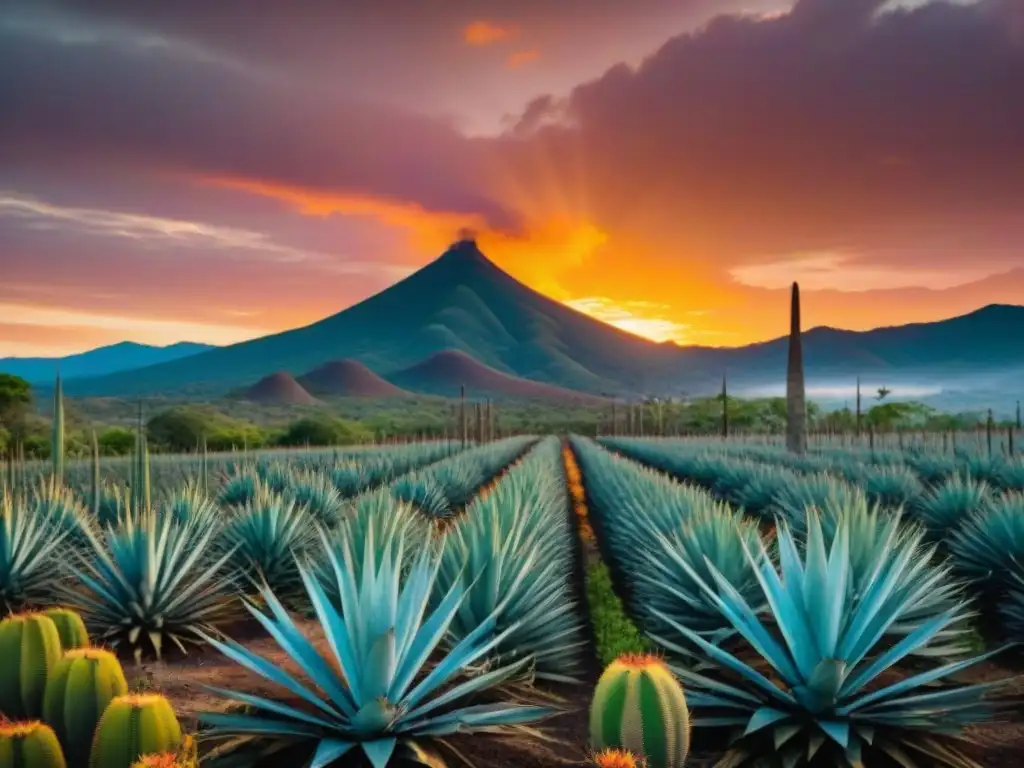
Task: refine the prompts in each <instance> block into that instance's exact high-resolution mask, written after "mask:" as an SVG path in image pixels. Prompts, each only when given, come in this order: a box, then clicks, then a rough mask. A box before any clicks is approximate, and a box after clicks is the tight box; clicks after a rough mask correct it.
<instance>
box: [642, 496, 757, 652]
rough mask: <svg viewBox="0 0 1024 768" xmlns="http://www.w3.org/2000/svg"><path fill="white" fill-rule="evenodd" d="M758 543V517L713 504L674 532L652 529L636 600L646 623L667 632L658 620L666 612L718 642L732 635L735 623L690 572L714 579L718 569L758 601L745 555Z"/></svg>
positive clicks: (736, 587)
mask: <svg viewBox="0 0 1024 768" xmlns="http://www.w3.org/2000/svg"><path fill="white" fill-rule="evenodd" d="M759 542H760V534H759V533H758V529H757V523H756V522H755V521H753V520H745V519H744V518H743V516H742V515H741V514H740V513H738V512H736V511H735V510H733V509H732V508H730V507H729V506H728V505H725V504H716V503H713V502H712V503H708V504H707V505H706V506H704V507H702V508H699V509H696V510H694V511H693V512H692V513H691V514H690V516H689V517H688V518H686V519H685V520H684V521H682V522H681V523H680V524H679V525H678V526H677V527H676V528H675V529H673V530H672V531H671V532H670V533H667V534H666V533H661V532H652V535H651V539H650V543H649V544H648V546H647V547H645V549H644V551H643V553H642V554H643V558H642V559H643V561H644V563H643V564H640V563H638V564H637V567H636V570H635V574H636V578H637V582H636V595H637V602H638V604H639V605H640V606H642V610H643V612H644V614H646V615H647V620H646V621H645V624H646V625H647V626H648V627H651V628H656V629H658V630H659V631H662V632H665V631H666V630H667V629H668V628H667V627H666V626H665V624H664V623H663V622H661V621H659V620H658V619H660V616H662V615H667V616H672V617H673V619H674V620H675V621H676V622H678V623H680V624H684V625H686V626H688V627H690V628H691V629H693V630H694V631H696V632H698V633H700V634H701V635H703V636H705V637H707V638H708V639H710V640H712V641H713V642H722V641H724V640H725V639H727V638H728V637H730V636H732V635H733V634H734V630H733V627H732V625H731V624H730V623H729V622H728V621H727V620H726V619H725V618H724V617H723V616H722V614H721V612H720V611H718V609H717V608H716V606H715V605H714V604H712V603H710V602H709V601H708V599H707V597H706V596H705V594H704V592H703V591H702V590H701V588H700V585H699V583H698V582H696V581H694V580H693V579H692V578H691V577H690V573H694V572H695V573H698V574H700V575H701V577H702V579H703V580H704V581H705V582H710V580H711V569H714V570H715V572H716V573H719V574H721V575H722V576H723V577H724V578H725V580H726V582H727V583H728V584H729V585H730V587H731V588H732V589H734V590H736V591H737V592H738V593H739V594H741V595H743V597H744V599H746V600H747V602H753V603H755V604H757V601H758V600H759V599H760V598H761V595H760V586H759V584H758V581H757V575H756V572H755V569H754V567H753V565H752V563H751V561H750V559H749V558H748V557H747V554H746V553H747V552H748V551H750V550H751V549H753V548H755V547H756V545H757V544H758V543H759ZM684 564H686V567H684Z"/></svg>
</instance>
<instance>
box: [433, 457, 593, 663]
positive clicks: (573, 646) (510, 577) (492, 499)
mask: <svg viewBox="0 0 1024 768" xmlns="http://www.w3.org/2000/svg"><path fill="white" fill-rule="evenodd" d="M554 448H555V456H554V457H552V463H550V464H549V466H550V467H554V466H556V465H555V464H554V463H553V458H557V455H558V454H557V449H558V444H557V441H556V442H555V443H554ZM543 458H549V457H547V456H544V457H543ZM523 469H525V470H526V471H524V472H516V473H515V474H510V475H508V476H506V477H505V478H504V479H503V480H502V482H501V483H499V484H498V486H497V487H496V488H495V490H494V491H493V492H492V493H491V494H489V495H488V496H487V497H486V498H484V499H478V500H477V501H475V502H473V503H472V504H471V505H470V506H469V508H467V510H466V514H465V515H464V516H463V517H462V518H461V519H460V520H459V521H458V523H457V524H456V525H455V527H454V528H452V529H451V530H449V531H448V532H447V533H446V535H445V537H444V540H443V545H442V546H443V553H442V556H441V566H440V570H439V572H438V578H437V581H436V583H435V587H434V589H435V594H434V599H435V602H440V601H441V600H442V599H443V598H444V596H445V595H446V594H447V593H448V592H449V590H450V589H451V588H452V586H453V585H455V584H460V583H461V584H462V586H463V588H464V589H465V591H466V599H465V600H464V601H463V602H462V604H461V606H460V607H459V610H458V612H457V613H456V615H455V618H454V620H453V621H452V625H451V627H450V629H449V633H450V637H451V638H452V639H453V640H455V641H458V640H461V639H462V638H464V637H467V636H469V635H470V634H472V633H473V632H475V631H476V629H477V627H479V626H480V625H481V624H482V623H483V622H484V621H486V620H487V618H488V617H490V616H495V617H496V626H495V630H494V631H495V633H496V634H502V633H504V632H505V629H506V628H509V627H511V628H512V630H511V631H510V632H508V633H505V637H504V640H503V641H502V642H501V643H500V644H498V645H497V646H496V647H495V648H494V649H493V651H492V654H491V659H490V660H491V661H496V662H498V663H504V662H511V661H516V660H519V659H523V658H532V659H533V669H532V670H531V671H532V673H533V674H534V675H535V676H536V677H538V678H542V679H548V680H557V681H561V682H575V681H576V678H577V676H578V675H579V674H580V672H581V648H582V647H583V645H584V644H585V640H584V639H583V636H582V627H581V624H580V620H579V615H578V608H577V606H576V605H575V604H574V601H573V598H572V595H571V593H570V590H569V579H568V574H569V573H570V572H571V565H570V563H569V561H568V555H569V552H571V550H570V549H569V548H568V547H567V546H565V539H564V538H561V539H560V538H559V537H558V534H557V533H556V530H557V528H556V527H557V526H558V525H559V523H561V522H564V521H565V520H567V519H568V510H567V509H566V507H565V503H566V498H567V497H566V496H565V492H564V489H562V488H560V487H559V486H558V485H557V484H556V483H555V482H554V480H553V477H552V476H551V475H550V474H542V473H539V472H534V471H533V470H532V468H530V467H524V468H523ZM551 542H554V543H556V544H561V546H560V547H557V548H556V547H552V546H550V543H551Z"/></svg>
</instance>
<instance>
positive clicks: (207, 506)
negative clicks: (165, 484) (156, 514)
mask: <svg viewBox="0 0 1024 768" xmlns="http://www.w3.org/2000/svg"><path fill="white" fill-rule="evenodd" d="M160 510H161V513H162V514H165V515H170V516H171V517H173V518H174V519H175V520H177V521H178V522H180V523H185V522H195V523H198V524H200V525H210V526H217V525H220V523H221V510H220V507H218V506H217V504H216V502H214V501H213V499H211V498H210V497H209V496H208V495H207V493H206V490H205V489H204V488H203V486H202V483H201V481H198V480H190V481H189V482H187V483H186V484H185V485H184V486H183V487H182V488H181V489H180V490H178V491H176V492H175V493H173V494H172V495H171V496H170V497H169V498H168V500H167V501H166V502H165V503H164V505H163V506H162V507H161V508H160Z"/></svg>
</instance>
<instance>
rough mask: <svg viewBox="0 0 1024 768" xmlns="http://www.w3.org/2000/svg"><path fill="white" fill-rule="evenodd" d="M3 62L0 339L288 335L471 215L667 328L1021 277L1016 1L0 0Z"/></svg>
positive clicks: (694, 332)
mask: <svg viewBox="0 0 1024 768" xmlns="http://www.w3.org/2000/svg"><path fill="white" fill-rule="evenodd" d="M396 18H401V19H402V22H401V24H396V23H395V21H394V20H395V19H396ZM951 51H955V52H956V55H955V56H953V55H950V52H951ZM0 72H2V73H3V76H2V77H0V114H3V115H4V119H3V120H2V121H0V263H2V274H3V279H2V280H0V357H4V356H11V355H19V356H51V355H63V354H68V353H71V352H80V351H83V350H85V349H90V348H93V347H97V346H101V345H104V344H110V343H114V342H120V341H124V340H126V339H128V340H132V341H138V342H143V343H148V344H155V345H167V344H171V343H174V342H178V341H182V340H189V341H194V342H205V343H210V344H217V345H224V344H229V343H232V342H236V341H239V340H242V339H248V338H254V337H259V336H263V335H265V334H267V333H273V332H277V331H281V330H284V329H288V328H293V327H296V326H300V325H304V324H307V323H311V322H313V321H316V320H319V319H320V318H323V317H326V316H328V315H331V314H333V313H335V312H337V311H338V310H340V309H342V308H344V307H347V306H350V305H351V304H353V303H355V302H357V301H359V300H361V299H363V298H365V297H367V296H369V295H370V294H372V293H375V292H376V291H379V290H381V289H383V288H384V287H386V286H388V285H390V284H392V283H394V282H395V281H396V280H397V279H400V278H401V277H404V276H407V275H409V274H411V273H412V272H413V271H415V270H416V269H417V268H419V267H421V266H423V265H424V264H426V263H428V262H430V261H431V260H432V259H434V258H436V257H437V255H438V254H439V253H440V252H441V251H443V250H444V248H445V247H446V246H447V244H448V243H450V242H451V241H452V240H453V239H454V238H455V236H456V234H457V233H458V232H459V231H460V230H462V229H463V228H467V227H468V228H471V229H473V230H474V231H475V233H476V237H477V241H478V243H479V244H480V246H481V248H482V250H483V251H484V252H485V253H486V254H487V256H488V257H489V258H491V259H492V260H493V261H494V262H495V263H496V264H497V265H498V266H499V267H501V268H503V269H505V270H506V271H508V272H509V273H510V274H511V275H512V276H513V277H515V278H517V279H520V280H522V281H524V282H525V283H527V284H528V285H530V286H531V287H533V288H536V289H537V290H539V291H541V292H542V293H544V294H545V295H547V296H550V297H552V298H554V299H556V300H558V301H560V302H564V303H566V304H568V305H569V306H571V307H574V308H576V309H578V310H580V311H583V312H585V313H588V314H590V315H592V316H594V317H596V318H599V319H602V320H605V321H607V322H610V323H612V324H614V325H616V326H618V327H620V328H624V329H626V330H629V331H631V332H633V333H637V334H640V335H643V336H646V337H648V338H651V339H655V340H665V339H671V340H676V341H678V342H680V343H683V344H701V345H716V346H717V345H723V346H739V345H742V344H748V343H751V342H756V341H763V340H766V339H770V338H774V337H777V336H780V335H782V334H783V333H784V332H785V330H786V322H787V318H786V313H785V311H784V308H785V306H786V294H785V292H786V289H787V287H788V285H789V283H790V282H791V281H792V280H794V279H796V280H799V281H800V282H801V287H802V291H803V298H804V325H805V327H808V328H809V327H813V326H820V325H825V326H832V327H839V328H850V329H867V328H873V327H878V326H884V325H899V324H904V323H908V322H926V321H934V320H938V319H941V318H947V317H951V316H955V315H960V314H966V313H968V312H971V311H973V310H976V309H978V308H980V307H982V306H985V305H988V304H993V303H1001V304H1018V303H1020V301H1021V296H1024V257H1022V248H1021V244H1022V242H1024V218H1022V217H1021V215H1020V211H1021V210H1024V133H1022V132H1021V131H1020V129H1019V126H1020V125H1022V124H1024V100H1022V99H1021V98H1020V84H1021V83H1022V82H1024V4H1021V3H1020V2H1018V0H980V1H978V2H957V3H945V2H921V1H920V0H915V2H912V3H900V2H885V0H800V1H799V2H797V3H795V4H794V3H792V2H787V1H785V0H725V1H723V0H635V2H632V3H621V2H619V1H618V0H586V2H584V0H563V1H561V2H557V3H553V2H550V1H549V0H520V1H519V2H511V1H510V0H485V1H484V2H473V3H470V2H467V1H465V0H450V1H446V2H439V3H422V4H409V3H398V0H381V1H380V2H376V3H368V2H367V3H325V2H319V1H318V0H306V1H305V2H294V3H290V4H280V3H276V2H275V3H272V2H269V0H266V1H263V0H260V1H259V2H253V1H252V0H246V2H242V0H221V1H220V2H218V3H216V4H210V3H208V2H205V1H203V0H182V1H181V2H176V3H160V4H140V3H136V2H128V1H127V0H96V2H90V3H87V4H86V3H78V2H71V0H9V1H8V2H5V3H4V4H3V6H2V8H0ZM39 94H47V98H45V99H42V98H38V95H39ZM483 362H488V361H486V360H485V361H483ZM488 364H490V363H488ZM809 364H810V362H809ZM300 372H301V371H300ZM376 372H378V373H380V371H376ZM920 386H922V387H928V386H932V385H931V384H929V383H928V382H920Z"/></svg>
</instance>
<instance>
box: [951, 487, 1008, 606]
mask: <svg viewBox="0 0 1024 768" xmlns="http://www.w3.org/2000/svg"><path fill="white" fill-rule="evenodd" d="M949 548H950V551H951V552H952V554H953V558H954V561H955V562H956V565H957V567H958V568H959V570H960V571H961V572H962V573H963V574H964V575H965V576H966V577H967V578H969V579H971V580H973V581H974V582H975V583H977V584H979V585H980V586H981V587H982V588H983V589H985V590H987V591H989V592H990V593H993V594H995V593H998V592H999V591H1001V590H1002V589H1003V588H1004V587H1005V586H1007V578H1008V574H1009V573H1010V572H1012V571H1013V569H1014V568H1015V567H1019V564H1021V563H1024V494H1017V493H1010V494H1006V495H1004V496H1003V497H1002V498H1000V499H998V500H996V501H994V502H993V503H992V504H991V505H989V506H986V507H985V508H984V509H981V510H979V511H977V512H976V513H974V514H972V515H970V516H969V517H968V518H967V519H966V520H964V522H963V524H962V525H961V526H960V527H959V528H957V529H956V530H955V531H954V532H953V535H952V536H951V538H950V541H949Z"/></svg>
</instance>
